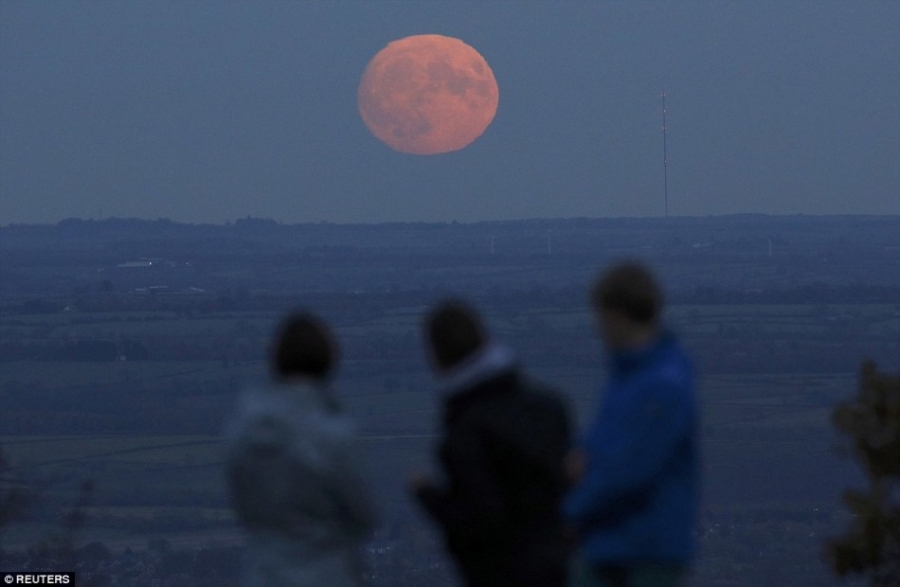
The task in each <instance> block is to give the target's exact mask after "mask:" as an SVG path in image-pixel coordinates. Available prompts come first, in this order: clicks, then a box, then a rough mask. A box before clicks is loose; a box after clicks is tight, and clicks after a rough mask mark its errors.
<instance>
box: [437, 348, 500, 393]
mask: <svg viewBox="0 0 900 587" xmlns="http://www.w3.org/2000/svg"><path fill="white" fill-rule="evenodd" d="M517 366H518V361H517V359H516V356H515V353H513V352H512V350H510V349H509V348H507V347H505V346H502V345H500V344H497V343H494V342H488V343H486V344H485V345H484V347H482V348H481V349H480V350H479V351H477V352H476V353H475V354H473V355H472V356H471V357H469V358H467V359H466V360H464V361H463V362H462V363H460V364H459V365H457V366H456V367H454V368H453V369H452V370H450V371H449V372H447V373H445V374H443V376H442V377H441V382H440V385H439V387H438V391H439V393H440V394H441V395H442V396H444V397H451V396H454V395H458V394H460V393H462V392H464V391H466V390H469V389H471V388H473V387H477V386H478V385H479V384H481V383H483V382H485V381H488V380H490V379H494V378H495V377H498V376H500V375H504V374H507V373H511V372H513V371H515V370H516V368H517Z"/></svg>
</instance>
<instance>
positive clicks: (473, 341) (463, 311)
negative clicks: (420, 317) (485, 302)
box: [425, 300, 487, 371]
mask: <svg viewBox="0 0 900 587" xmlns="http://www.w3.org/2000/svg"><path fill="white" fill-rule="evenodd" d="M425 334H426V338H427V339H428V344H427V346H428V349H429V351H430V352H429V354H430V358H431V361H432V366H433V367H434V368H435V369H436V370H437V371H448V370H450V369H453V368H454V367H455V366H457V365H458V364H460V363H462V362H463V361H465V360H466V359H468V358H469V357H471V356H472V355H473V354H475V353H476V352H478V351H479V350H480V349H481V348H482V347H483V346H484V344H485V342H486V340H487V336H486V334H485V330H484V326H483V324H482V323H481V318H479V316H478V313H477V312H475V310H473V309H472V308H471V307H470V306H468V305H467V304H465V303H463V302H461V301H459V300H447V301H445V302H442V303H440V304H438V305H437V306H435V307H434V308H432V310H431V311H430V312H429V313H428V314H427V315H426V316H425Z"/></svg>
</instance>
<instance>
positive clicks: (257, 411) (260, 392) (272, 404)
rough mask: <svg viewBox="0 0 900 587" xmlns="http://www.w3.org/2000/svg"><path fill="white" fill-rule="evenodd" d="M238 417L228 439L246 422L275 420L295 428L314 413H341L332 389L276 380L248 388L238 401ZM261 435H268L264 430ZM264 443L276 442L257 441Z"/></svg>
mask: <svg viewBox="0 0 900 587" xmlns="http://www.w3.org/2000/svg"><path fill="white" fill-rule="evenodd" d="M237 407H238V409H237V416H236V418H235V419H234V420H233V421H232V422H231V425H230V426H229V430H228V432H229V436H234V435H235V434H236V433H237V431H238V430H241V429H243V426H244V424H245V423H247V422H256V421H260V420H266V419H270V420H274V421H279V422H288V423H290V424H291V425H292V426H293V425H296V423H297V422H298V421H299V420H301V419H302V418H303V417H304V416H308V415H310V414H311V413H314V412H320V413H321V412H332V413H337V412H340V407H339V405H338V403H337V400H336V399H335V397H334V394H333V392H332V390H331V389H330V388H329V387H328V386H327V385H317V384H314V383H312V382H309V381H307V380H294V381H291V380H287V381H273V382H271V383H268V384H264V385H258V386H254V387H250V388H248V389H246V390H245V391H244V392H243V393H242V394H241V396H240V398H239V400H238V406H237ZM260 433H261V434H262V435H263V436H265V434H267V433H266V432H265V430H261V431H260ZM256 440H258V441H259V443H261V444H266V443H267V442H269V441H275V440H276V439H274V438H273V439H269V438H263V437H261V438H258V439H256Z"/></svg>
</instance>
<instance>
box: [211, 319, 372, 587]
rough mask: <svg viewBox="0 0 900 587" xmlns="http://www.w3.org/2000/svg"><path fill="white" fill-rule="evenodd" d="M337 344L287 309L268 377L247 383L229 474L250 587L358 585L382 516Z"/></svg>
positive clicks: (232, 432) (317, 324)
mask: <svg viewBox="0 0 900 587" xmlns="http://www.w3.org/2000/svg"><path fill="white" fill-rule="evenodd" d="M336 355H337V352H336V347H335V344H334V342H333V338H332V336H331V334H330V332H329V330H328V328H327V326H326V325H325V324H324V323H323V322H321V321H320V320H319V319H318V318H316V317H315V316H311V315H307V314H296V315H292V316H289V317H288V318H287V319H286V320H285V322H284V324H283V325H282V327H281V331H280V333H279V334H278V336H277V338H276V341H275V346H274V349H273V356H272V367H273V377H272V381H271V382H270V383H269V384H268V385H263V386H259V387H254V388H251V389H248V390H247V391H246V393H245V394H244V395H243V396H242V398H241V400H240V404H239V409H238V414H237V416H236V418H235V420H234V421H233V422H232V424H231V426H230V429H229V444H228V446H229V448H228V458H227V466H228V477H229V482H230V485H231V489H232V497H233V501H234V505H235V509H236V511H237V516H238V520H239V522H240V523H241V525H242V526H243V528H244V530H245V532H246V536H247V541H246V555H245V557H246V560H245V565H244V566H245V581H244V584H245V585H246V586H247V587H262V586H266V587H294V586H300V585H302V586H304V587H316V586H319V585H321V586H328V587H344V586H347V587H350V586H356V585H359V584H360V581H361V566H360V564H359V559H358V556H359V554H358V553H359V550H360V546H361V544H362V542H363V541H364V540H365V538H366V537H367V536H368V534H369V533H370V532H371V531H372V530H373V528H374V524H375V516H374V511H373V506H372V502H371V499H370V495H369V490H368V486H367V483H366V480H365V479H364V476H363V474H362V470H361V463H360V462H359V451H358V449H357V447H356V433H355V431H354V426H353V423H352V421H351V420H350V418H349V417H348V416H347V414H346V413H344V412H343V411H342V410H341V408H340V405H339V403H338V401H337V398H336V397H335V395H334V393H333V392H332V390H331V388H330V386H329V385H328V380H329V378H330V375H331V373H332V371H333V367H334V364H335V363H336Z"/></svg>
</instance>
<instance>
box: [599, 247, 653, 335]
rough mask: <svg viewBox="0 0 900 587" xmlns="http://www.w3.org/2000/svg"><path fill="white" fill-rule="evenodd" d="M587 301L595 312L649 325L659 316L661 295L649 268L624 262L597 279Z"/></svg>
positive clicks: (636, 263)
mask: <svg viewBox="0 0 900 587" xmlns="http://www.w3.org/2000/svg"><path fill="white" fill-rule="evenodd" d="M591 302H592V303H593V305H594V309H596V310H598V311H599V310H611V311H615V312H620V313H622V314H624V315H625V316H626V317H627V318H628V319H630V320H632V321H633V322H637V323H640V324H653V323H655V322H657V321H658V320H659V316H660V314H661V313H662V307H663V294H662V290H661V289H660V287H659V284H658V283H657V281H656V277H654V275H653V272H651V271H650V269H648V268H647V267H646V266H644V265H643V264H641V263H638V262H634V261H626V262H623V263H619V264H617V265H614V266H613V267H612V268H610V269H609V270H608V271H606V273H604V274H603V275H601V276H600V278H599V279H598V280H597V282H596V283H595V284H594V289H593V291H592V292H591Z"/></svg>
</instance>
